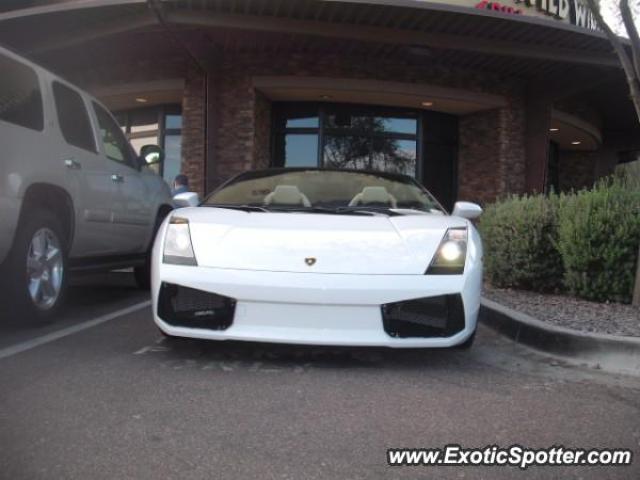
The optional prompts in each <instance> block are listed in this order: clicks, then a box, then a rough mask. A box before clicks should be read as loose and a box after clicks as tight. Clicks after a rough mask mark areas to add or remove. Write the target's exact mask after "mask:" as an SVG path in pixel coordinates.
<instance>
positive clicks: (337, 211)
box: [271, 207, 378, 215]
mask: <svg viewBox="0 0 640 480" xmlns="http://www.w3.org/2000/svg"><path fill="white" fill-rule="evenodd" d="M343 208H344V207H338V208H328V207H286V208H273V209H272V210H271V211H272V212H292V213H324V214H326V215H378V213H377V212H372V211H367V210H362V209H359V208H356V209H355V210H343Z"/></svg>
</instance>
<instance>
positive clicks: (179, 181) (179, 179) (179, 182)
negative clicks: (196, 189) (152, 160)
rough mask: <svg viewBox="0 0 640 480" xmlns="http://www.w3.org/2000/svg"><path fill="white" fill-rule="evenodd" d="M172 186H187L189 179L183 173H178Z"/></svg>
mask: <svg viewBox="0 0 640 480" xmlns="http://www.w3.org/2000/svg"><path fill="white" fill-rule="evenodd" d="M173 187H174V188H180V187H186V188H188V187H189V179H188V178H187V176H186V175H184V174H182V173H181V174H180V175H176V178H175V179H174V181H173Z"/></svg>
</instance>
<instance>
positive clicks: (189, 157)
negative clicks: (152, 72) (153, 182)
mask: <svg viewBox="0 0 640 480" xmlns="http://www.w3.org/2000/svg"><path fill="white" fill-rule="evenodd" d="M205 92H206V77H205V76H204V74H203V72H202V71H201V70H200V69H198V67H196V66H195V65H193V66H190V67H189V68H188V69H187V73H186V78H185V82H184V96H183V97H182V167H181V173H184V174H185V175H187V177H189V186H190V188H191V190H193V191H195V192H198V193H199V194H200V196H202V195H204V193H205V178H206V161H205V152H206V149H205V141H206V138H205V125H206V120H205V118H206V94H205Z"/></svg>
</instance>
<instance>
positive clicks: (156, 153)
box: [140, 145, 164, 167]
mask: <svg viewBox="0 0 640 480" xmlns="http://www.w3.org/2000/svg"><path fill="white" fill-rule="evenodd" d="M163 160H164V152H163V151H162V149H161V148H160V147H159V146H158V145H144V146H143V147H142V148H141V149H140V163H141V164H142V165H146V166H147V167H149V166H151V165H158V164H159V163H162V161H163Z"/></svg>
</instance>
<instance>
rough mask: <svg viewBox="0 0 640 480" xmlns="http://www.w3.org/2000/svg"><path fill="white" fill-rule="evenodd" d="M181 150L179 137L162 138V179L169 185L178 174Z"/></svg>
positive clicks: (180, 138) (180, 164) (167, 136)
mask: <svg viewBox="0 0 640 480" xmlns="http://www.w3.org/2000/svg"><path fill="white" fill-rule="evenodd" d="M181 149H182V136H181V135H166V136H165V137H164V166H163V167H164V168H163V172H162V177H163V178H164V179H165V181H166V182H167V183H168V184H169V185H172V184H173V180H174V179H175V178H176V175H178V174H179V173H180V169H181V166H182V159H181V157H180V152H181Z"/></svg>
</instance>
